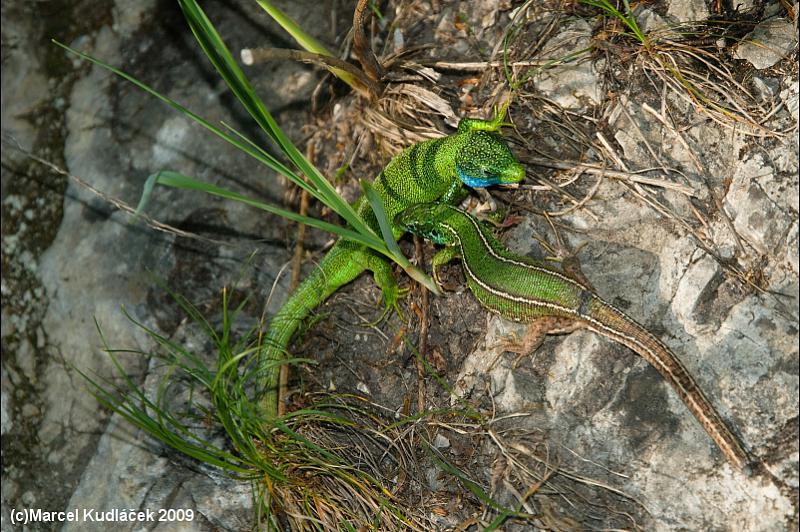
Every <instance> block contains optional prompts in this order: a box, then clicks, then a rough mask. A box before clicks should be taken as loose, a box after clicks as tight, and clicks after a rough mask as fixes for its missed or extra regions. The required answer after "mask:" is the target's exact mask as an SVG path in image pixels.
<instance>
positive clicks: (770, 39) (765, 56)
mask: <svg viewBox="0 0 800 532" xmlns="http://www.w3.org/2000/svg"><path fill="white" fill-rule="evenodd" d="M796 48H797V33H796V30H795V25H794V24H792V22H791V21H789V20H786V19H783V18H773V19H770V20H766V21H764V22H761V23H759V24H758V25H757V26H756V27H755V29H754V30H753V31H752V32H751V33H750V34H748V35H747V36H746V37H745V38H744V40H742V42H741V43H740V44H739V46H738V47H737V48H736V54H735V56H736V58H737V59H745V60H747V61H749V62H750V64H752V65H753V66H754V67H756V68H757V69H759V70H763V69H765V68H769V67H771V66H773V65H775V64H776V63H777V62H778V61H780V60H781V59H783V58H784V57H785V56H786V55H787V54H788V53H789V52H791V51H792V50H793V49H796Z"/></svg>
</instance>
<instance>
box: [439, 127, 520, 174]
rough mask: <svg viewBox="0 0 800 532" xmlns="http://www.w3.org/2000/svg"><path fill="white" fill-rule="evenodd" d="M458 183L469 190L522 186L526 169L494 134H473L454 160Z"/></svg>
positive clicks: (471, 133) (474, 132)
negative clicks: (511, 185) (512, 184)
mask: <svg viewBox="0 0 800 532" xmlns="http://www.w3.org/2000/svg"><path fill="white" fill-rule="evenodd" d="M455 165H456V172H457V173H458V177H459V179H460V180H461V181H462V182H463V183H464V184H465V185H467V186H468V187H472V188H482V187H488V186H490V185H503V184H511V183H519V182H520V181H522V178H523V177H525V169H524V168H523V167H522V165H521V164H520V163H518V162H517V160H516V159H515V158H514V155H513V154H512V153H511V150H510V149H509V148H508V145H507V144H506V143H505V141H504V140H503V137H501V136H500V135H499V134H498V133H495V132H493V131H473V132H470V133H469V138H468V140H467V141H466V142H464V143H463V145H462V146H461V148H460V149H459V151H458V153H457V154H456V158H455Z"/></svg>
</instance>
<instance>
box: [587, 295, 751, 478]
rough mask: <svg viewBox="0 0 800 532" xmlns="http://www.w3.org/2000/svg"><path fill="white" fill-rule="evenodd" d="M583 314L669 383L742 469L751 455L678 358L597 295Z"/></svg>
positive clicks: (590, 324) (748, 464)
mask: <svg viewBox="0 0 800 532" xmlns="http://www.w3.org/2000/svg"><path fill="white" fill-rule="evenodd" d="M587 310H588V311H587V312H586V313H585V314H583V313H582V317H583V319H584V320H586V322H587V325H588V327H589V328H590V329H591V330H593V331H595V332H597V333H598V334H601V335H603V336H606V337H608V338H611V339H612V340H614V341H617V342H619V343H621V344H623V345H625V346H627V347H628V348H630V349H632V350H633V351H635V352H636V353H638V354H639V355H640V356H641V357H642V358H644V359H645V360H646V361H647V362H649V363H650V365H652V366H653V367H654V368H655V369H656V370H658V372H659V373H661V375H662V376H663V377H664V378H665V379H666V380H667V382H669V383H670V385H671V386H672V387H673V388H674V389H675V391H676V392H677V393H678V396H680V398H681V400H682V401H683V402H684V404H686V406H687V408H688V409H689V410H690V411H691V412H692V414H694V416H695V418H697V420H698V421H699V422H700V424H701V425H702V426H703V428H704V429H705V430H706V432H708V434H709V436H711V438H712V439H713V440H714V442H715V443H716V444H717V446H718V447H719V449H720V450H721V451H722V453H723V454H724V455H725V457H726V458H727V460H728V461H729V462H730V463H731V464H732V465H734V466H735V467H736V468H738V469H741V470H743V471H745V472H747V471H750V470H751V467H752V465H754V463H755V460H754V457H753V456H752V455H751V454H750V452H749V451H748V450H747V448H746V447H745V445H744V444H743V443H742V441H741V440H740V439H739V437H738V436H736V434H734V432H733V431H732V430H731V429H730V427H729V426H728V425H727V423H725V421H724V420H723V419H722V416H720V415H719V413H718V412H717V409H716V408H714V405H713V404H711V401H709V400H708V398H706V396H705V394H704V393H703V392H702V390H701V389H700V387H699V386H698V385H697V383H696V382H695V380H694V378H693V377H692V376H691V374H689V372H688V371H687V370H686V368H685V367H684V366H683V364H682V363H681V361H680V359H679V358H678V357H677V356H676V355H675V354H674V353H673V352H672V351H671V350H670V349H669V348H668V347H667V346H666V345H665V344H664V343H663V342H662V341H661V340H659V339H658V338H656V337H655V336H653V335H652V334H650V333H649V332H648V331H647V330H646V329H645V328H644V327H642V326H641V325H639V324H638V323H636V322H635V321H634V320H633V319H631V318H630V317H628V316H627V315H625V314H624V313H623V312H622V311H620V310H617V309H616V308H614V307H613V306H611V305H610V304H608V303H606V302H605V301H603V300H602V299H600V298H598V297H594V298H592V300H591V302H590V303H589V305H588V309H587Z"/></svg>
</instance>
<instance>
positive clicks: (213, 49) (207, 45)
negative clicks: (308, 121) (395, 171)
mask: <svg viewBox="0 0 800 532" xmlns="http://www.w3.org/2000/svg"><path fill="white" fill-rule="evenodd" d="M179 4H180V7H181V9H182V10H183V12H184V15H185V16H186V20H187V22H188V23H189V27H190V28H191V30H192V33H193V34H194V36H195V38H196V39H197V42H198V43H199V44H200V46H201V48H203V51H204V52H205V53H206V55H207V56H208V58H209V60H210V61H211V63H212V64H213V65H214V67H215V68H216V69H217V72H218V73H219V74H220V76H221V77H222V78H223V79H224V80H225V82H226V83H227V84H228V87H229V88H230V89H231V91H233V93H234V94H235V95H236V97H237V98H238V100H239V101H240V102H241V103H242V105H243V106H244V107H245V109H247V112H248V113H250V116H252V117H253V119H254V120H255V121H256V123H258V125H259V126H260V127H261V129H263V130H264V132H265V133H267V135H269V136H270V138H272V139H273V140H274V141H275V142H276V143H277V144H278V146H279V147H280V149H281V151H283V152H284V153H285V154H286V156H287V157H288V158H289V159H290V160H291V161H292V163H294V165H295V166H296V167H297V168H298V169H299V170H300V172H302V173H303V174H305V175H306V177H307V178H308V179H309V180H310V181H311V182H312V183H313V184H314V185H315V186H317V187H318V189H319V191H320V193H321V194H322V195H323V196H324V197H325V200H324V202H325V204H326V205H328V206H330V207H331V208H332V209H333V210H334V211H336V212H337V213H338V214H339V215H340V216H342V218H344V219H345V220H346V221H347V223H348V224H350V225H351V226H352V227H353V228H354V229H356V230H357V231H359V232H367V231H370V229H369V227H368V226H367V225H366V224H364V222H363V221H362V220H361V219H360V218H359V217H358V215H357V214H356V212H355V210H353V208H352V207H351V206H350V204H348V203H347V202H346V201H344V199H342V197H341V196H339V194H338V193H337V192H336V190H335V189H334V188H333V186H332V185H331V184H330V183H329V182H328V180H327V179H325V177H324V176H323V175H322V174H320V173H319V170H317V169H316V167H314V165H312V164H311V163H310V162H309V161H308V160H307V159H306V158H305V156H304V155H303V154H302V153H301V152H300V150H298V149H297V147H296V146H295V145H294V144H292V142H291V141H290V140H289V138H288V137H287V136H286V134H285V133H284V132H283V130H281V128H280V127H279V126H278V124H277V123H276V122H275V119H274V118H273V117H272V115H271V114H270V112H269V111H268V110H267V108H266V106H265V105H264V102H263V101H262V100H261V98H259V96H258V95H257V94H256V92H255V90H254V89H253V87H252V85H251V84H250V82H249V81H248V80H247V77H246V76H245V75H244V72H242V69H241V68H240V67H239V65H238V64H237V63H236V61H235V60H234V59H233V55H232V54H231V53H230V51H229V50H228V48H227V47H226V46H225V43H224V42H223V41H222V38H221V37H220V35H219V33H217V31H216V29H215V28H214V26H213V24H211V21H210V20H209V19H208V17H206V15H205V13H204V12H203V10H202V9H201V8H200V6H199V5H197V2H195V1H194V0H179Z"/></svg>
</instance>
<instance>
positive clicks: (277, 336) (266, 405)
mask: <svg viewBox="0 0 800 532" xmlns="http://www.w3.org/2000/svg"><path fill="white" fill-rule="evenodd" d="M352 247H353V246H352V244H347V243H344V244H343V243H342V242H339V243H337V244H336V245H334V247H333V248H332V249H331V250H330V251H329V252H328V254H327V255H325V257H324V258H323V259H322V261H320V263H319V264H318V265H317V267H316V268H315V269H314V271H313V272H311V274H310V275H309V276H308V277H307V278H306V279H305V280H304V281H303V282H302V283H300V285H299V286H298V287H297V288H296V289H295V290H294V291H293V292H292V294H291V295H290V296H289V299H287V301H286V303H284V305H283V307H281V309H280V310H279V311H278V313H277V314H275V316H274V317H273V318H272V321H271V322H270V324H269V328H268V329H267V332H266V334H265V335H264V338H263V340H262V348H261V351H260V352H259V361H258V368H259V374H258V389H259V393H260V394H261V400H260V403H261V406H262V408H263V410H264V414H265V415H267V416H270V417H274V416H276V415H277V413H278V375H279V370H280V361H281V360H283V359H284V358H285V356H286V352H287V348H288V346H289V341H291V339H292V336H293V335H294V333H295V332H296V331H297V328H298V327H299V326H300V323H302V321H303V320H304V319H305V318H306V317H307V316H308V315H309V314H311V311H312V310H314V309H315V308H316V307H317V306H319V305H320V304H321V303H322V302H323V301H325V300H326V299H328V297H330V296H331V294H333V293H334V292H335V291H336V290H337V289H338V288H339V287H341V286H342V285H344V284H346V283H349V282H350V281H352V280H353V279H355V278H356V277H358V276H359V275H360V274H361V273H362V272H363V271H364V268H361V269H358V267H357V266H356V265H355V262H354V260H353V259H354V256H353V255H355V253H354V251H353V250H352V249H351V248H352ZM343 264H347V266H348V267H347V268H343V267H342V265H343Z"/></svg>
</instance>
